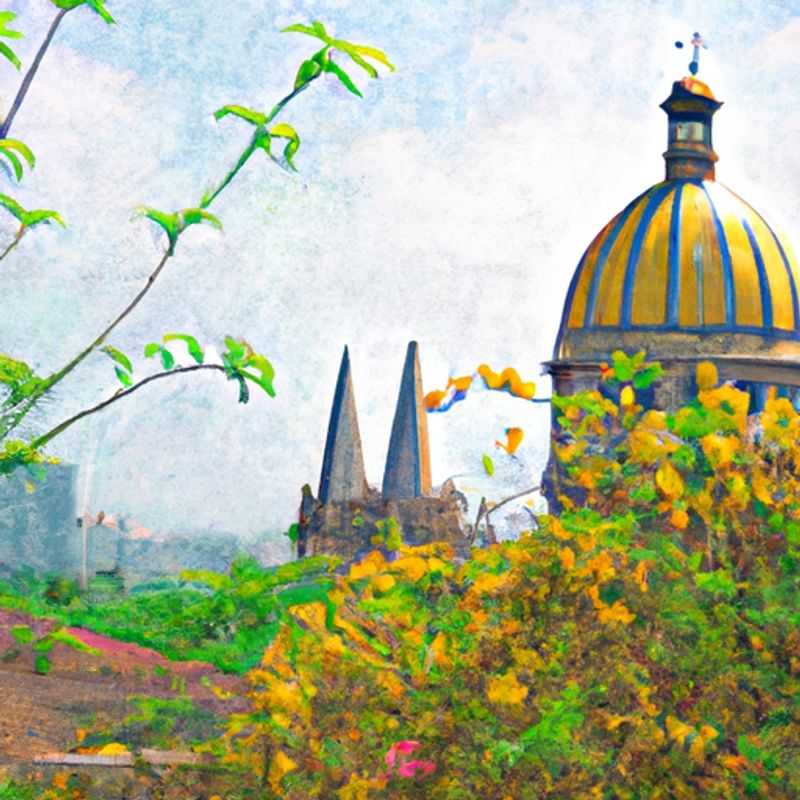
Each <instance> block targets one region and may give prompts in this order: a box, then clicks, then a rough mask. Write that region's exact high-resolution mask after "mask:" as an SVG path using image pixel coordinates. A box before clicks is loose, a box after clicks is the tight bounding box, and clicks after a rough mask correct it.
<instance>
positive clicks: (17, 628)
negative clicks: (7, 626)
mask: <svg viewBox="0 0 800 800" xmlns="http://www.w3.org/2000/svg"><path fill="white" fill-rule="evenodd" d="M11 635H12V636H13V637H14V641H15V642H17V643H18V644H30V643H31V642H32V641H33V631H32V630H31V628H30V626H29V625H14V626H13V627H12V628H11Z"/></svg>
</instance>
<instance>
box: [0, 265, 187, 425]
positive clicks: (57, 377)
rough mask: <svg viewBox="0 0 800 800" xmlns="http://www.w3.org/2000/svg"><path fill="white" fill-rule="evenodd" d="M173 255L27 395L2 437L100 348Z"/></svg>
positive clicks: (148, 288)
mask: <svg viewBox="0 0 800 800" xmlns="http://www.w3.org/2000/svg"><path fill="white" fill-rule="evenodd" d="M172 255H173V253H172V251H171V250H167V251H166V252H165V253H164V255H163V256H162V258H161V261H159V262H158V266H157V267H156V268H155V270H154V271H153V273H152V274H151V275H150V277H149V278H148V279H147V283H146V284H145V285H144V287H143V288H142V289H141V290H140V291H139V294H137V295H136V297H134V298H133V300H132V301H131V302H130V303H128V305H127V306H126V308H125V310H124V311H123V312H122V313H121V314H120V315H119V316H118V317H117V318H116V319H115V320H114V321H113V322H112V323H111V324H110V325H108V326H107V327H106V329H105V330H104V331H103V332H102V333H101V334H100V335H99V336H98V337H97V338H96V339H95V340H94V341H93V342H92V343H91V344H90V345H89V346H88V347H86V348H84V349H83V350H82V351H81V352H80V353H78V355H77V356H75V358H73V359H72V361H70V362H69V363H68V364H67V365H66V366H64V367H62V368H61V369H60V370H58V372H54V373H53V374H52V375H50V376H48V377H47V378H45V379H44V380H43V381H42V383H41V384H40V385H39V386H38V387H37V389H36V390H35V391H34V392H32V393H31V394H30V395H29V396H28V397H26V398H25V399H24V400H23V401H22V402H21V404H20V406H19V408H18V409H17V410H16V412H14V416H13V417H12V418H11V420H10V421H9V422H8V423H7V424H6V425H5V426H4V427H3V429H2V430H0V438H3V437H5V436H7V435H8V434H9V433H10V432H11V431H12V430H14V428H16V427H17V425H19V424H20V422H22V420H23V419H24V418H25V417H26V416H27V414H28V412H29V411H30V410H31V409H32V408H33V407H34V406H35V405H36V403H37V402H39V398H41V397H42V395H44V394H45V393H46V392H48V391H49V390H50V389H51V388H52V387H53V386H54V385H55V384H57V383H58V382H59V381H61V380H62V379H63V378H65V377H66V376H67V375H69V373H70V372H72V370H73V369H75V367H77V366H78V364H80V363H81V361H83V360H84V359H85V358H86V357H87V356H88V355H90V354H91V353H92V352H94V350H95V349H96V348H98V347H99V346H100V345H101V344H102V343H103V342H104V341H105V339H106V337H107V336H108V335H109V334H110V333H111V331H113V330H114V328H116V327H117V325H119V323H120V322H122V320H124V319H125V317H127V316H128V314H130V313H131V311H133V309H134V308H136V306H137V305H138V304H139V302H140V301H141V300H142V298H143V297H144V296H145V295H146V294H147V292H149V291H150V288H151V287H152V285H153V283H154V282H155V280H156V278H157V277H158V276H159V274H160V272H161V270H162V269H164V265H165V264H166V263H167V261H168V260H169V258H170V257H171V256H172ZM9 413H10V412H9Z"/></svg>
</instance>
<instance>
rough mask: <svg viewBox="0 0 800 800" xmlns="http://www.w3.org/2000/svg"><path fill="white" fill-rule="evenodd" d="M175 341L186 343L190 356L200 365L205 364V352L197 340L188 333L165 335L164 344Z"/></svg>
mask: <svg viewBox="0 0 800 800" xmlns="http://www.w3.org/2000/svg"><path fill="white" fill-rule="evenodd" d="M174 341H181V342H185V343H186V348H187V349H188V351H189V355H190V356H191V357H192V358H193V359H194V360H195V361H196V362H197V363H198V364H202V363H203V357H204V356H203V350H202V348H201V347H200V345H199V344H198V343H197V339H195V338H194V336H189V334H187V333H165V334H164V344H166V343H167V342H174Z"/></svg>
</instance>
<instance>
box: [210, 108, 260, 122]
mask: <svg viewBox="0 0 800 800" xmlns="http://www.w3.org/2000/svg"><path fill="white" fill-rule="evenodd" d="M228 114H231V115H232V116H234V117H239V118H240V119H243V120H246V121H247V122H249V123H251V124H252V125H266V124H267V115H266V114H262V113H261V112H260V111H253V109H252V108H245V107H244V106H236V105H231V106H222V108H218V109H217V110H216V111H215V112H214V119H216V120H220V119H222V118H223V117H227V116H228Z"/></svg>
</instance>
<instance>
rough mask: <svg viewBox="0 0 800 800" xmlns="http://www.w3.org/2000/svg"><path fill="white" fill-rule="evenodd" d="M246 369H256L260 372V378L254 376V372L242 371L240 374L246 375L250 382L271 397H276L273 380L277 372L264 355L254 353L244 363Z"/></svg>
mask: <svg viewBox="0 0 800 800" xmlns="http://www.w3.org/2000/svg"><path fill="white" fill-rule="evenodd" d="M243 366H245V367H255V369H256V370H257V371H258V373H259V374H258V376H256V375H253V373H252V372H246V371H245V370H243V369H242V370H240V374H242V375H244V377H245V378H247V379H248V380H251V381H253V383H255V384H258V385H259V386H260V387H261V388H262V389H263V390H264V391H265V392H266V393H267V394H268V395H269V396H270V397H275V389H274V387H273V386H272V379H273V378H274V377H275V370H274V369H273V367H272V364H271V363H270V362H269V361H268V360H267V359H266V358H265V357H264V356H262V355H259V354H258V353H253V354H252V355H250V356H249V357H248V358H247V360H246V361H245V362H244V364H243Z"/></svg>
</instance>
